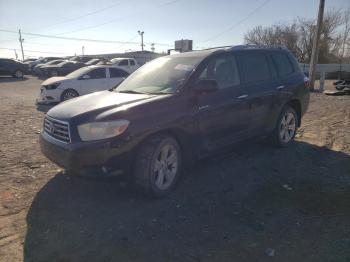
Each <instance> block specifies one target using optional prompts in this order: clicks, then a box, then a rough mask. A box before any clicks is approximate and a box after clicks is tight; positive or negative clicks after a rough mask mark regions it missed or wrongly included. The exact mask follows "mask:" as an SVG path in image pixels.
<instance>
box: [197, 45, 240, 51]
mask: <svg viewBox="0 0 350 262" xmlns="http://www.w3.org/2000/svg"><path fill="white" fill-rule="evenodd" d="M232 47H233V46H232V45H225V46H214V47H209V48H204V49H201V50H199V51H203V50H212V49H219V48H232Z"/></svg>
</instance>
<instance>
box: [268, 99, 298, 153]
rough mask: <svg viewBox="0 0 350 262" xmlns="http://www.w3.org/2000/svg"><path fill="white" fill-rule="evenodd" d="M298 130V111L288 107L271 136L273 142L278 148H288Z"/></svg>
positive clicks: (283, 111)
mask: <svg viewBox="0 0 350 262" xmlns="http://www.w3.org/2000/svg"><path fill="white" fill-rule="evenodd" d="M297 128H298V116H297V113H296V111H295V110H294V109H293V108H292V107H290V106H286V107H285V108H284V109H283V110H282V113H281V114H280V116H279V118H278V120H277V124H276V127H275V129H274V131H273V133H272V135H271V138H272V142H273V144H274V145H276V146H278V147H286V146H288V145H289V144H290V143H291V142H292V141H293V140H294V137H295V135H296V132H297Z"/></svg>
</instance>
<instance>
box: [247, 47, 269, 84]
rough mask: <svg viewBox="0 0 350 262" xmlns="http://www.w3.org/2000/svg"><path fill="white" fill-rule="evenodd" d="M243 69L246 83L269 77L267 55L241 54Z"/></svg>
mask: <svg viewBox="0 0 350 262" xmlns="http://www.w3.org/2000/svg"><path fill="white" fill-rule="evenodd" d="M242 60H243V69H244V70H243V71H244V77H245V81H246V82H247V83H251V82H257V81H264V80H269V79H271V72H270V69H269V64H268V61H267V57H266V56H265V54H263V53H257V52H256V53H255V52H254V53H247V54H242Z"/></svg>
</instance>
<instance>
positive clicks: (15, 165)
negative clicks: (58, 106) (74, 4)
mask: <svg viewBox="0 0 350 262" xmlns="http://www.w3.org/2000/svg"><path fill="white" fill-rule="evenodd" d="M39 85H40V80H38V79H36V78H32V77H28V78H26V79H24V80H13V79H11V78H0V125H1V132H0V139H1V148H0V154H1V157H0V261H6V262H7V261H65V262H67V261H249V262H251V261H317V262H320V261H337V262H345V261H350V96H326V95H324V94H320V93H313V94H311V104H310V107H309V110H308V113H307V114H306V115H305V117H304V119H303V123H302V127H301V128H300V130H299V132H298V135H297V141H296V142H295V143H294V144H293V145H291V146H290V147H289V148H286V149H276V148H273V147H270V146H269V145H268V144H266V143H265V142H263V141H257V142H254V141H251V142H244V143H240V144H238V145H236V146H234V147H232V148H231V149H230V150H229V151H227V152H225V153H221V154H218V155H216V156H213V157H211V158H208V159H205V160H203V161H200V162H199V163H198V164H197V165H196V166H195V167H194V168H193V169H191V170H189V171H187V172H186V173H185V174H184V176H183V179H182V180H181V181H180V183H179V186H178V188H177V189H176V191H175V192H173V193H172V194H171V195H170V196H169V197H167V198H165V199H161V200H150V199H147V198H145V197H143V196H142V195H138V194H136V193H135V192H132V191H131V190H129V189H128V187H126V186H125V184H124V183H123V182H121V181H120V180H117V179H109V180H102V181H101V180H94V179H83V178H77V177H69V176H67V175H65V174H64V172H63V171H62V170H61V169H60V168H58V167H57V166H55V165H54V164H52V163H51V162H49V161H48V160H47V159H46V158H45V157H44V156H42V155H41V153H40V150H39V144H38V134H39V131H40V126H41V122H42V119H43V116H44V113H43V112H41V111H40V110H44V109H45V108H40V110H38V109H37V108H36V107H35V105H34V101H35V98H36V97H37V95H38V92H39Z"/></svg>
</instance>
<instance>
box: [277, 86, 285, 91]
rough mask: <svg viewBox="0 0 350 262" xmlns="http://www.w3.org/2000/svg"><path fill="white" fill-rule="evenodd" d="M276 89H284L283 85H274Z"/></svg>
mask: <svg viewBox="0 0 350 262" xmlns="http://www.w3.org/2000/svg"><path fill="white" fill-rule="evenodd" d="M276 89H277V90H282V89H284V86H278V87H276Z"/></svg>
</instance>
